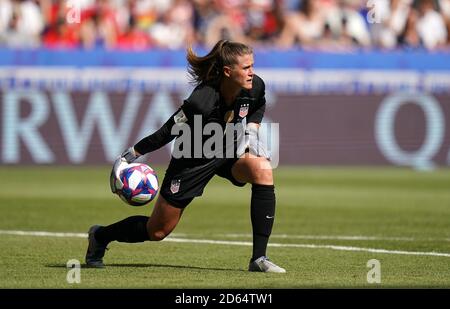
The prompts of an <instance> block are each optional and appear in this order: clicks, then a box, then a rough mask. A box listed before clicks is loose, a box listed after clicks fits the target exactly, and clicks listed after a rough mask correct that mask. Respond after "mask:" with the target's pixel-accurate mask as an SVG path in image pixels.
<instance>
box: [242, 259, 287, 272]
mask: <svg viewBox="0 0 450 309" xmlns="http://www.w3.org/2000/svg"><path fill="white" fill-rule="evenodd" d="M248 271H259V272H264V273H285V272H286V269H284V268H282V267H280V266H278V265H275V264H274V263H272V262H271V261H270V260H269V259H268V258H267V257H266V256H261V257H259V258H257V259H256V260H254V261H253V262H250V264H249V265H248Z"/></svg>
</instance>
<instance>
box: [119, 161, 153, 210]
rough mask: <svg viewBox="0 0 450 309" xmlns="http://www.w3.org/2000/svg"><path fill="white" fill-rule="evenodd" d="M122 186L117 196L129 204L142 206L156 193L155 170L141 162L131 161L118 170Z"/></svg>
mask: <svg viewBox="0 0 450 309" xmlns="http://www.w3.org/2000/svg"><path fill="white" fill-rule="evenodd" d="M119 178H120V180H121V181H122V183H123V188H122V189H121V190H119V191H118V195H119V197H120V198H121V199H122V200H123V201H124V202H125V203H127V204H129V205H131V206H143V205H145V204H147V203H149V202H150V201H152V200H153V199H154V198H155V196H156V194H157V193H158V189H159V186H158V178H157V176H156V173H155V171H154V170H153V169H152V168H151V167H150V166H148V165H146V164H143V163H131V164H129V165H128V166H127V167H126V168H124V169H123V170H122V171H121V172H120V176H119Z"/></svg>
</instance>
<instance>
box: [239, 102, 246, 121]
mask: <svg viewBox="0 0 450 309" xmlns="http://www.w3.org/2000/svg"><path fill="white" fill-rule="evenodd" d="M247 114H248V103H247V104H242V105H241V108H240V109H239V117H241V118H244V117H245V116H247Z"/></svg>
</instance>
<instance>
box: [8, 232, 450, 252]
mask: <svg viewBox="0 0 450 309" xmlns="http://www.w3.org/2000/svg"><path fill="white" fill-rule="evenodd" d="M0 234H3V235H18V236H44V237H77V238H86V237H87V233H60V232H45V231H7V230H0ZM183 235H185V234H183ZM164 241H168V242H180V243H197V244H212V245H231V246H252V245H253V244H252V242H248V241H226V240H209V239H189V238H174V237H168V238H166V239H165V240H164ZM269 246H270V247H279V248H280V247H281V248H308V249H331V250H339V251H359V252H371V253H384V254H402V255H423V256H441V257H450V253H443V252H420V251H400V250H386V249H374V248H362V247H349V246H335V245H314V244H277V243H271V244H269Z"/></svg>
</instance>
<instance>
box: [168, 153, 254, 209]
mask: <svg viewBox="0 0 450 309" xmlns="http://www.w3.org/2000/svg"><path fill="white" fill-rule="evenodd" d="M237 160H239V159H238V158H232V159H227V158H214V159H209V160H198V159H174V158H172V160H171V161H170V164H169V167H168V168H167V170H166V174H165V176H164V181H163V183H162V185H161V188H160V194H161V195H162V196H163V197H164V198H165V199H166V200H167V202H169V203H170V204H171V205H173V206H175V207H177V208H185V207H186V206H187V205H188V204H189V203H190V202H191V201H192V200H193V199H194V198H195V197H197V196H201V195H202V194H203V189H204V188H205V187H206V185H207V184H208V182H209V181H210V180H211V178H213V177H214V175H218V176H220V177H223V178H226V179H228V180H229V181H231V183H232V184H234V185H235V186H239V187H243V186H245V183H241V182H239V181H237V180H236V179H235V178H234V177H233V175H232V174H231V168H232V166H233V164H234V163H236V161H237Z"/></svg>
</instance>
